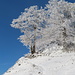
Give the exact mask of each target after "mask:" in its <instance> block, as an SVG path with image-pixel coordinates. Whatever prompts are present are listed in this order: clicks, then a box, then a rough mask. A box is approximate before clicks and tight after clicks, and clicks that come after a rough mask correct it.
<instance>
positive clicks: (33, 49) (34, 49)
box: [31, 26, 36, 54]
mask: <svg viewBox="0 0 75 75" xmlns="http://www.w3.org/2000/svg"><path fill="white" fill-rule="evenodd" d="M34 32H35V33H34V38H33V40H34V41H33V42H32V44H33V46H31V54H34V53H35V52H36V46H35V45H36V44H35V43H36V42H35V41H36V26H34Z"/></svg>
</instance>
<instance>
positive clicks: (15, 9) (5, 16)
mask: <svg viewBox="0 0 75 75" xmlns="http://www.w3.org/2000/svg"><path fill="white" fill-rule="evenodd" d="M67 1H70V2H74V0H67ZM47 2H48V0H0V75H2V73H4V72H5V71H6V70H7V69H8V68H10V67H11V66H12V65H14V63H15V62H16V61H17V60H18V59H19V58H20V57H21V56H23V55H24V54H26V53H28V51H29V50H28V49H27V48H26V47H24V46H23V44H22V43H20V42H19V40H17V38H18V37H19V36H20V35H21V33H20V31H19V30H18V29H14V28H12V27H11V26H10V24H11V22H12V20H13V19H15V18H17V17H18V16H19V15H20V13H21V12H23V10H24V9H25V8H27V7H30V6H32V5H38V6H44V5H45V4H47Z"/></svg>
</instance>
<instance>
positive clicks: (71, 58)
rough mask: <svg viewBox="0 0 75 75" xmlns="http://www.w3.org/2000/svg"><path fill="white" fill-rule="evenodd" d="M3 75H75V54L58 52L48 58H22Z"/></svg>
mask: <svg viewBox="0 0 75 75" xmlns="http://www.w3.org/2000/svg"><path fill="white" fill-rule="evenodd" d="M3 75H75V53H74V52H71V53H66V52H62V51H61V50H58V51H53V52H52V53H51V54H50V55H48V56H47V55H45V56H38V57H35V58H32V59H29V58H25V57H21V58H20V59H19V60H18V61H17V62H16V64H15V65H14V66H13V67H11V68H10V69H9V70H8V71H7V72H6V73H5V74H3Z"/></svg>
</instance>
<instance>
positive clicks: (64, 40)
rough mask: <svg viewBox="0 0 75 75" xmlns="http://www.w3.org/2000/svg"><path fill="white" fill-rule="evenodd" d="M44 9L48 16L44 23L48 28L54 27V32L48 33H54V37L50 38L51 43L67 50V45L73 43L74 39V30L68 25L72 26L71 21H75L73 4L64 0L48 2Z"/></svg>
mask: <svg viewBox="0 0 75 75" xmlns="http://www.w3.org/2000/svg"><path fill="white" fill-rule="evenodd" d="M45 9H46V11H47V12H46V14H48V17H47V16H46V18H47V19H46V21H47V22H48V24H49V25H50V26H51V25H52V26H54V27H53V30H54V32H53V30H52V31H51V30H50V33H49V34H53V33H54V35H51V36H50V37H52V36H54V37H53V38H52V39H53V41H56V42H57V43H58V44H60V45H63V47H64V49H66V48H68V45H69V44H70V43H72V42H73V41H74V37H75V34H74V28H73V27H71V26H70V24H72V23H73V24H74V22H72V19H74V20H75V18H74V17H75V3H68V2H66V1H64V0H52V1H51V0H50V1H49V2H48V4H46V7H45ZM73 24H72V26H73ZM55 32H56V34H55ZM71 35H72V36H71ZM52 39H51V40H52ZM69 39H70V40H69Z"/></svg>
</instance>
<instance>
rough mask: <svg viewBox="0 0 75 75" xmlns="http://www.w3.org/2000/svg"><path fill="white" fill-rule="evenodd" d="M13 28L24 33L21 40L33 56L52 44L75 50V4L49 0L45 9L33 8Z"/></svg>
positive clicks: (25, 12) (23, 14) (13, 23)
mask: <svg viewBox="0 0 75 75" xmlns="http://www.w3.org/2000/svg"><path fill="white" fill-rule="evenodd" d="M11 26H12V27H14V28H18V29H20V30H21V32H23V33H24V35H21V36H20V37H19V39H20V41H21V42H22V43H23V44H24V45H25V46H28V47H29V48H30V49H31V53H32V54H33V53H35V52H38V51H39V50H44V49H45V48H48V47H51V46H50V45H51V44H53V45H54V44H57V45H59V46H63V50H68V49H70V50H71V49H72V50H75V48H74V46H75V3H69V2H66V1H64V0H49V1H48V4H46V6H45V7H44V8H40V9H39V8H38V6H31V7H30V8H26V9H25V11H24V12H23V13H22V14H21V15H20V16H19V17H18V18H17V19H14V20H13V21H12V24H11Z"/></svg>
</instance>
